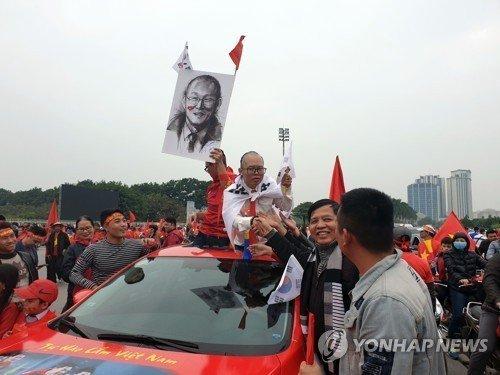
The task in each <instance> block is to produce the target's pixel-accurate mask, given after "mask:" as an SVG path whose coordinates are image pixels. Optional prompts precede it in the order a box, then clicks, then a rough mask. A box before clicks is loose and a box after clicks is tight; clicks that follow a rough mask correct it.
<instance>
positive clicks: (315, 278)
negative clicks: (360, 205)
mask: <svg viewBox="0 0 500 375" xmlns="http://www.w3.org/2000/svg"><path fill="white" fill-rule="evenodd" d="M338 208H339V205H338V204H337V203H336V202H334V201H332V200H330V199H321V200H319V201H317V202H315V203H313V204H312V205H311V207H310V208H309V211H308V218H309V222H310V224H309V229H310V231H311V237H312V239H313V240H314V245H313V244H311V243H310V242H309V241H308V240H307V239H306V238H305V237H303V236H301V235H300V234H299V233H295V235H294V234H292V233H291V232H290V231H288V232H286V233H284V232H283V229H280V228H279V226H277V228H278V229H276V228H271V227H270V225H269V224H270V223H269V220H267V219H266V218H260V217H256V218H255V219H254V227H255V229H256V230H257V231H258V232H259V233H258V234H259V235H261V236H263V237H266V238H267V242H266V245H254V246H253V249H254V250H253V251H256V252H257V253H258V250H257V249H259V250H261V251H262V252H265V251H266V248H265V247H270V248H272V250H273V251H274V253H275V254H276V255H278V257H279V258H280V259H281V260H282V261H284V262H287V261H288V258H289V257H290V256H291V255H294V256H295V257H296V258H297V260H298V261H299V262H300V264H301V265H302V267H303V268H304V275H303V278H302V287H301V301H302V309H303V310H302V311H301V323H302V325H303V327H304V326H305V325H306V321H307V320H306V319H307V313H309V312H310V313H313V314H314V315H315V318H316V323H315V325H316V327H315V340H316V341H317V340H318V339H319V338H320V336H321V335H322V334H323V333H324V332H327V331H332V330H341V329H343V327H344V313H345V311H346V308H349V306H350V303H351V301H350V297H349V292H350V291H351V290H352V289H353V288H354V285H355V284H356V282H357V281H358V279H359V274H358V270H357V269H356V267H355V266H354V265H353V264H352V263H351V262H350V261H349V260H348V259H347V258H346V257H345V256H343V255H342V253H341V251H340V249H339V247H338V245H337V241H336V222H337V216H336V214H337V211H338ZM275 226H276V225H275ZM264 246H265V247H264ZM315 347H316V346H315ZM315 350H316V355H317V357H318V359H319V360H320V361H321V365H322V367H323V369H324V371H325V372H326V373H328V374H336V373H338V361H333V358H325V356H324V353H320V352H319V351H318V350H317V347H316V348H315Z"/></svg>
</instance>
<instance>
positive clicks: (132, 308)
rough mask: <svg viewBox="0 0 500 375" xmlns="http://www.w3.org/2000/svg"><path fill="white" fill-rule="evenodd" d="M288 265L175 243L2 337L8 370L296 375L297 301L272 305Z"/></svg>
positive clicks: (0, 349) (0, 364)
mask: <svg viewBox="0 0 500 375" xmlns="http://www.w3.org/2000/svg"><path fill="white" fill-rule="evenodd" d="M283 271H284V264H282V263H280V262H277V261H276V260H274V259H272V258H268V257H260V258H255V259H253V260H252V261H250V262H248V261H244V260H243V259H242V258H241V254H239V253H236V252H233V251H222V250H201V249H198V248H192V247H171V248H168V249H163V250H159V251H156V252H154V253H151V254H149V255H148V256H146V257H144V258H142V259H140V260H138V261H137V262H135V263H134V264H132V265H130V266H128V267H126V268H125V269H123V270H122V271H120V272H119V273H118V274H117V275H115V276H113V277H112V278H111V279H110V280H108V281H107V282H106V283H105V284H104V285H103V287H101V288H100V289H98V290H97V291H95V292H93V293H92V294H91V295H90V296H89V297H87V298H86V299H85V300H83V301H81V302H80V303H79V304H77V305H76V306H74V307H73V308H72V309H70V310H68V311H67V312H66V313H65V314H63V315H61V316H60V317H58V318H56V319H55V320H53V321H52V322H50V323H49V324H48V325H41V326H39V327H36V328H31V329H30V331H29V332H28V333H27V334H18V335H14V336H11V337H10V338H8V339H4V340H1V342H0V373H1V374H60V375H66V374H106V375H108V374H113V373H115V374H117V375H118V374H120V375H122V374H136V373H140V374H163V373H168V374H238V375H243V374H296V373H297V372H298V369H299V365H300V363H301V362H302V361H303V360H304V357H305V340H304V338H303V335H302V332H301V328H300V319H299V301H298V299H296V300H294V301H292V302H286V303H280V304H274V305H268V304H267V300H268V298H269V295H270V293H271V292H272V291H273V290H274V289H275V288H276V287H277V285H278V284H279V281H280V278H281V275H282V274H283Z"/></svg>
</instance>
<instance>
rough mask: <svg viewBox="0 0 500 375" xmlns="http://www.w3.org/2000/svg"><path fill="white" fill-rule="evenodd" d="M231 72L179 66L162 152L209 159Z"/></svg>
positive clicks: (217, 135)
mask: <svg viewBox="0 0 500 375" xmlns="http://www.w3.org/2000/svg"><path fill="white" fill-rule="evenodd" d="M233 84H234V76H233V75H228V74H218V73H207V72H201V71H197V70H180V71H179V76H178V78H177V84H176V86H175V93H174V99H173V101H172V108H171V110H170V116H169V120H168V124H167V129H166V132H165V139H164V142H163V149H162V152H164V153H166V154H172V155H179V156H184V157H187V158H191V159H197V160H204V161H212V159H210V157H209V154H210V150H212V149H213V148H218V147H219V146H220V142H221V140H222V134H223V131H224V124H225V121H226V115H227V111H228V108H229V100H230V98H231V93H232V90H233Z"/></svg>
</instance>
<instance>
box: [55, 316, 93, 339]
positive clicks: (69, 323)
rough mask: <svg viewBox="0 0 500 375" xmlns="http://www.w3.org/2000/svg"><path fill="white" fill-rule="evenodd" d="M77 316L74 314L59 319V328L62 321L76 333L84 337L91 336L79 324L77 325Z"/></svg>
mask: <svg viewBox="0 0 500 375" xmlns="http://www.w3.org/2000/svg"><path fill="white" fill-rule="evenodd" d="M75 322H76V318H75V317H74V316H65V317H64V318H61V319H59V320H58V322H57V323H58V324H57V328H61V327H60V326H61V323H62V324H63V325H64V326H66V327H68V328H69V329H71V330H72V331H73V332H75V333H76V334H78V335H80V336H81V337H83V338H84V339H88V338H89V336H88V335H87V334H86V333H85V332H83V331H82V330H81V329H80V328H79V327H78V326H77V325H76V323H75Z"/></svg>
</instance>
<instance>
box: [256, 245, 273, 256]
mask: <svg viewBox="0 0 500 375" xmlns="http://www.w3.org/2000/svg"><path fill="white" fill-rule="evenodd" d="M250 252H251V253H252V256H257V257H258V256H262V255H269V256H273V255H274V251H273V249H272V248H271V246H267V245H264V244H263V243H256V244H253V245H250Z"/></svg>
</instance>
